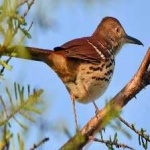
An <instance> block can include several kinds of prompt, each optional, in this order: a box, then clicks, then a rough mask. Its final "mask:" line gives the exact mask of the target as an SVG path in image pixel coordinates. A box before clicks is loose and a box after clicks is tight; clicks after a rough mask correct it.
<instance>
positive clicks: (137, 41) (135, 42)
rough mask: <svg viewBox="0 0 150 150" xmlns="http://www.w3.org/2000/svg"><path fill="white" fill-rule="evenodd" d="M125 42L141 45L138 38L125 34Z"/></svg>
mask: <svg viewBox="0 0 150 150" xmlns="http://www.w3.org/2000/svg"><path fill="white" fill-rule="evenodd" d="M125 42H126V43H131V44H137V45H143V43H142V42H141V41H140V40H138V39H136V38H134V37H131V36H129V35H127V34H126V35H125Z"/></svg>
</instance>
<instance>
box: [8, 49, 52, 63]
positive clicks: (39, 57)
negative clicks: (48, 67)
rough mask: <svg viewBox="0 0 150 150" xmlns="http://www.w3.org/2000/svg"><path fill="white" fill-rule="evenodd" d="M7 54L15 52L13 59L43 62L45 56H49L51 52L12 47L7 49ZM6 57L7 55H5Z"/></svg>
mask: <svg viewBox="0 0 150 150" xmlns="http://www.w3.org/2000/svg"><path fill="white" fill-rule="evenodd" d="M7 51H8V52H11V53H12V52H15V55H14V57H17V58H23V59H29V60H36V61H43V58H44V57H45V56H48V55H50V54H51V53H52V52H53V51H51V50H48V49H42V48H35V47H23V46H13V47H11V48H8V49H7ZM6 55H7V54H6Z"/></svg>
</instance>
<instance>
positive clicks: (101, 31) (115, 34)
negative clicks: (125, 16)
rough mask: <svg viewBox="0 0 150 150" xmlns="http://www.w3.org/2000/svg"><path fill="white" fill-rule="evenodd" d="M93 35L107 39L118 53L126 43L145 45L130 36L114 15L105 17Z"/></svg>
mask: <svg viewBox="0 0 150 150" xmlns="http://www.w3.org/2000/svg"><path fill="white" fill-rule="evenodd" d="M93 36H94V37H95V38H102V39H103V40H104V41H106V43H107V44H108V45H109V46H110V47H111V48H112V50H113V51H114V53H115V54H116V53H118V51H119V50H120V48H121V47H122V46H123V45H124V44H126V43H131V44H138V45H143V43H142V42H141V41H139V40H138V39H136V38H134V37H132V36H129V35H128V34H127V33H126V32H125V30H124V28H123V27H122V25H121V24H120V22H119V21H118V20H117V19H116V18H113V17H105V18H104V19H103V20H102V21H101V23H100V24H99V25H98V27H97V29H96V30H95V32H94V33H93Z"/></svg>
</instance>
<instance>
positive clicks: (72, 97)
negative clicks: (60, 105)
mask: <svg viewBox="0 0 150 150" xmlns="http://www.w3.org/2000/svg"><path fill="white" fill-rule="evenodd" d="M71 100H72V106H73V115H74V120H75V125H76V132H78V131H79V126H78V119H77V112H76V106H75V98H74V96H73V95H71Z"/></svg>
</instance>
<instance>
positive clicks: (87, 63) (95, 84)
mask: <svg viewBox="0 0 150 150" xmlns="http://www.w3.org/2000/svg"><path fill="white" fill-rule="evenodd" d="M125 43H133V44H138V45H143V44H142V42H140V41H139V40H137V39H135V38H133V37H131V36H128V35H127V34H126V32H125V30H124V28H123V27H122V25H121V24H120V22H119V21H118V20H117V19H116V18H113V17H105V18H104V19H103V20H102V21H101V23H100V24H99V25H98V27H97V29H96V30H95V32H94V33H93V34H92V35H91V36H89V37H83V38H78V39H74V40H71V41H69V42H67V43H65V44H63V45H62V46H60V47H56V48H54V51H51V50H44V49H39V48H31V47H27V49H28V50H29V53H30V54H31V58H32V59H33V60H39V61H43V62H45V63H46V64H48V65H49V66H50V67H51V68H52V69H53V70H54V71H55V72H56V73H57V75H58V76H59V77H60V78H61V80H62V81H63V83H64V84H65V86H66V88H67V90H68V92H69V93H70V95H71V98H72V100H73V102H74V101H78V102H80V103H89V102H94V101H95V100H96V99H97V98H99V97H100V96H101V95H102V94H103V93H104V91H105V90H106V88H107V87H108V85H109V83H110V80H111V78H112V75H113V71H114V66H115V56H116V54H117V53H118V52H119V51H120V49H121V47H122V46H123V45H124V44H125ZM74 111H75V106H74ZM75 119H76V113H75ZM76 125H77V121H76Z"/></svg>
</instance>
